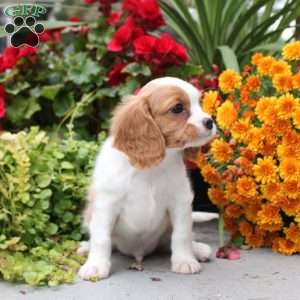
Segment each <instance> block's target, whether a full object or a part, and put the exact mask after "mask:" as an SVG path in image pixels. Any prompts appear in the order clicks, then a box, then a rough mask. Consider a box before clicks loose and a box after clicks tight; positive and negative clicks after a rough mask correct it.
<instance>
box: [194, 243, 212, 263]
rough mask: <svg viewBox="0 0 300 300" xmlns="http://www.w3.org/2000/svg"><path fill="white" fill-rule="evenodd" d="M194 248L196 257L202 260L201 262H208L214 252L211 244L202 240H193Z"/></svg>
mask: <svg viewBox="0 0 300 300" xmlns="http://www.w3.org/2000/svg"><path fill="white" fill-rule="evenodd" d="M192 249H193V253H194V255H195V257H196V258H197V259H198V260H199V261H201V262H206V261H209V260H210V256H211V253H212V250H211V248H210V246H208V245H207V244H204V243H200V242H195V241H193V242H192Z"/></svg>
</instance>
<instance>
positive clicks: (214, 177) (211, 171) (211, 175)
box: [201, 165, 221, 184]
mask: <svg viewBox="0 0 300 300" xmlns="http://www.w3.org/2000/svg"><path fill="white" fill-rule="evenodd" d="M201 172H202V176H203V178H204V180H205V181H206V182H208V183H210V184H218V183H220V181H221V174H220V173H219V172H218V171H217V170H216V169H215V168H214V167H212V166H210V165H206V166H204V167H203V168H202V170H201Z"/></svg>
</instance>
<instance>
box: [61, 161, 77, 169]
mask: <svg viewBox="0 0 300 300" xmlns="http://www.w3.org/2000/svg"><path fill="white" fill-rule="evenodd" d="M61 168H62V169H66V170H72V169H74V166H73V165H72V164H71V163H70V162H68V161H63V162H62V163H61Z"/></svg>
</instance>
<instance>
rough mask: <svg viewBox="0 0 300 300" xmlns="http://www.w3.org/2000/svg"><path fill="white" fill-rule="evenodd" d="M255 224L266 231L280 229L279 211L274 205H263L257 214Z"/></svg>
mask: <svg viewBox="0 0 300 300" xmlns="http://www.w3.org/2000/svg"><path fill="white" fill-rule="evenodd" d="M257 223H258V224H259V225H260V226H261V228H263V229H264V230H267V231H276V230H279V229H280V228H281V227H282V218H281V215H280V209H279V208H278V207H276V206H274V205H271V204H268V205H264V206H263V207H262V209H261V210H260V211H259V212H258V214H257Z"/></svg>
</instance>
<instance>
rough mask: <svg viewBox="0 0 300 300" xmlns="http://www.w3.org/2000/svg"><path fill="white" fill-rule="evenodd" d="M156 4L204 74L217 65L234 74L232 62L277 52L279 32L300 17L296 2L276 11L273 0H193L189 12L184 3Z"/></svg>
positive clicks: (288, 0)
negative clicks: (251, 55) (258, 52)
mask: <svg viewBox="0 0 300 300" xmlns="http://www.w3.org/2000/svg"><path fill="white" fill-rule="evenodd" d="M160 5H161V7H162V9H163V11H164V12H165V15H166V17H167V22H168V24H169V25H170V26H171V27H172V28H173V29H174V30H175V31H176V32H177V34H178V35H179V36H180V37H181V39H182V40H183V41H184V42H185V44H186V45H187V48H188V49H189V51H190V56H191V58H192V62H193V63H195V64H201V65H203V67H204V69H205V70H206V71H210V69H211V66H212V64H213V63H217V64H220V63H221V62H223V64H224V66H225V67H228V66H230V67H231V68H233V67H234V68H235V69H236V70H237V71H238V68H237V64H236V61H238V62H239V64H240V66H242V65H243V64H244V63H245V62H247V61H248V60H249V55H250V54H251V53H253V52H254V51H256V50H258V49H259V50H265V51H268V52H274V51H278V50H280V49H281V47H282V43H279V42H278V41H279V40H280V37H281V34H282V32H283V31H284V30H285V29H286V28H288V27H289V26H290V23H291V21H293V20H295V19H296V18H297V17H298V16H299V15H300V2H299V1H298V0H285V1H284V6H283V8H282V9H279V10H278V9H276V6H275V1H274V0H257V1H244V0H226V1H224V0H193V1H192V5H191V7H190V9H189V8H188V6H187V5H186V4H185V3H184V0H174V1H165V0H160ZM271 26H272V27H271ZM224 47H226V48H224ZM218 51H220V52H221V57H220V55H219V53H218ZM233 54H234V55H233ZM234 56H236V58H235V57H234ZM220 58H221V60H220Z"/></svg>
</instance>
